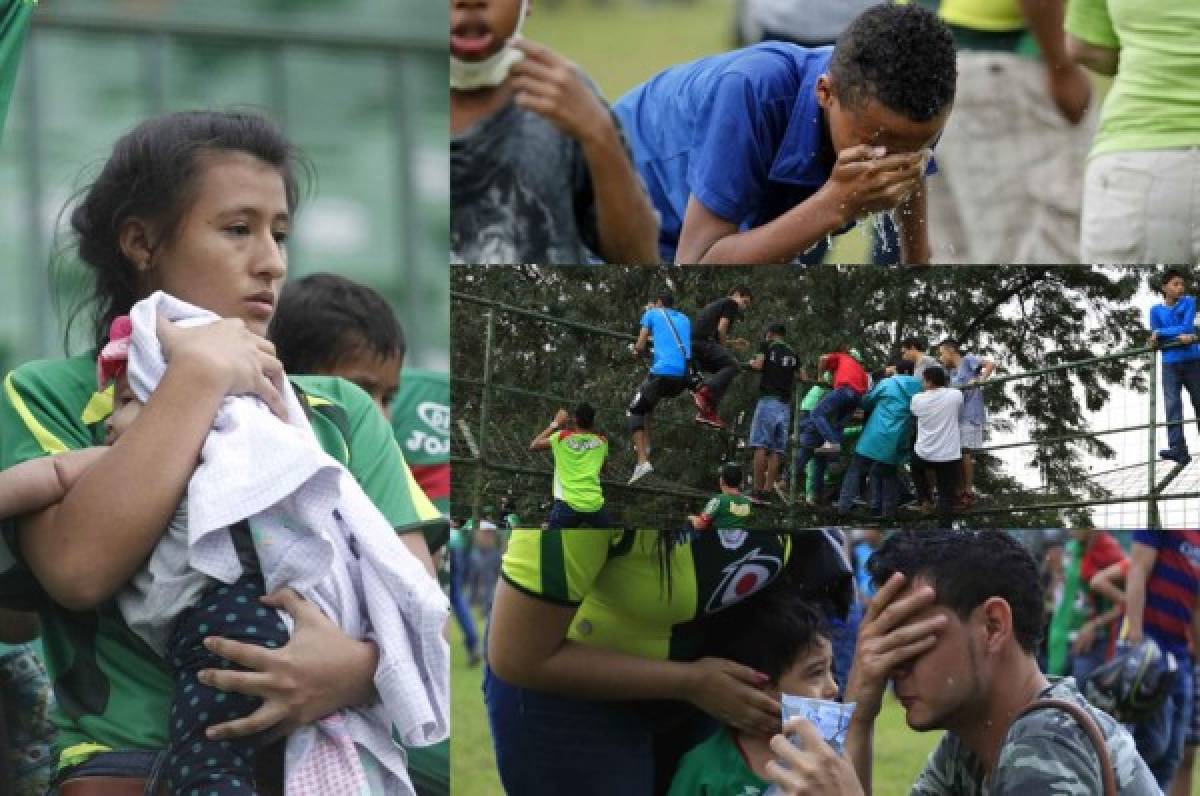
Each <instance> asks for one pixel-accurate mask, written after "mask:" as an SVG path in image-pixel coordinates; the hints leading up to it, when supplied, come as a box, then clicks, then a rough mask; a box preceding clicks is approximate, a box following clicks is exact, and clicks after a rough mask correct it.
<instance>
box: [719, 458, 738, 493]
mask: <svg viewBox="0 0 1200 796" xmlns="http://www.w3.org/2000/svg"><path fill="white" fill-rule="evenodd" d="M721 483H723V484H725V485H726V486H732V487H738V488H741V486H742V466H741V465H740V464H738V463H737V462H725V463H724V464H722V465H721Z"/></svg>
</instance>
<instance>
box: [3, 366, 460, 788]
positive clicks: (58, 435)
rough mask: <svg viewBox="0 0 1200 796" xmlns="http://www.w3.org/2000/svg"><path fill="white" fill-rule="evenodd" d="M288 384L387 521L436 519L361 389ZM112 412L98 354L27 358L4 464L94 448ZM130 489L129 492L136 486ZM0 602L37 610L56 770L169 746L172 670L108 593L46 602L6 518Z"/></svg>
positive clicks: (417, 523) (411, 524)
mask: <svg viewBox="0 0 1200 796" xmlns="http://www.w3.org/2000/svg"><path fill="white" fill-rule="evenodd" d="M292 383H293V384H294V385H295V386H296V387H297V388H298V392H299V393H300V394H301V395H302V396H303V398H304V401H305V403H306V404H307V406H308V408H309V409H310V413H309V419H310V421H311V424H312V427H313V431H314V432H315V434H316V437H317V439H318V440H319V442H320V444H321V446H322V448H324V449H325V451H326V452H327V453H329V454H330V455H331V456H333V457H334V458H335V459H337V460H338V461H339V462H341V463H342V464H343V465H345V466H346V467H347V469H348V470H349V471H350V473H351V474H352V475H353V476H354V478H355V479H356V480H357V481H358V483H359V485H361V486H362V488H363V491H364V492H365V493H366V494H367V496H368V497H370V498H371V500H372V502H373V503H374V504H375V505H376V506H377V507H378V508H379V510H380V511H381V512H382V513H383V515H384V517H386V518H387V520H388V522H390V523H391V524H392V526H394V527H395V528H396V529H397V530H399V531H400V532H409V531H421V530H425V529H426V528H427V527H429V526H434V525H439V526H440V525H441V524H443V520H442V518H441V516H440V515H439V514H438V512H437V510H436V509H435V508H434V507H433V506H432V505H431V504H430V503H429V501H428V499H427V498H426V497H425V495H424V494H423V493H422V492H421V490H420V488H419V487H417V485H416V482H415V481H414V480H413V478H412V475H411V474H410V473H409V472H408V468H407V467H406V466H405V464H404V459H403V457H402V456H401V455H400V449H399V447H398V446H397V445H396V443H395V440H394V439H393V437H392V434H391V429H389V428H388V425H387V422H386V421H385V420H384V418H383V417H382V416H381V415H380V414H379V410H378V409H376V408H375V405H374V403H372V401H371V399H370V397H369V396H368V395H367V394H366V393H365V392H363V391H362V390H361V389H359V388H358V387H356V386H354V385H353V384H351V383H350V382H348V381H345V380H343V379H337V378H330V377H322V376H301V377H293V378H292ZM111 412H112V393H111V389H110V390H108V391H105V392H96V366H95V358H94V357H91V356H79V357H74V358H71V359H66V360H56V361H41V362H32V363H29V364H27V365H23V366H22V367H20V368H18V369H17V370H15V371H13V372H12V373H10V374H8V376H7V377H6V378H5V379H4V386H3V391H2V394H0V469H5V468H8V467H11V466H13V465H15V464H18V463H19V462H23V461H27V460H30V459H35V458H38V457H41V456H46V455H48V454H53V453H61V452H64V451H68V450H76V449H80V448H85V447H90V446H95V445H100V444H102V442H103V440H104V435H105V429H104V421H105V419H106V418H107V417H108V415H109V414H110V413H111ZM130 489H131V490H132V491H134V492H136V489H137V485H134V484H131V485H130ZM79 531H80V532H81V533H86V531H87V529H86V528H80V529H79ZM0 605H4V606H6V607H11V608H26V609H35V610H37V611H38V613H39V615H40V617H41V621H42V639H43V643H44V647H45V653H46V666H47V669H48V671H49V674H50V678H51V680H52V681H53V682H54V688H55V695H56V696H57V698H58V702H57V705H56V708H55V711H54V713H53V714H52V719H53V720H54V722H55V724H56V726H57V727H58V747H59V750H60V752H61V757H60V765H71V764H74V763H77V762H80V761H81V760H83V759H86V758H87V757H88V756H90V755H91V754H94V753H96V752H100V751H105V750H108V749H160V748H164V747H165V746H166V744H167V716H168V713H169V711H170V701H171V691H172V677H171V670H170V668H169V667H168V666H167V664H166V663H165V662H164V661H163V660H162V659H160V658H158V657H157V656H156V655H155V654H154V653H153V652H152V651H151V650H150V648H149V647H147V646H146V645H145V644H144V643H143V642H142V640H141V639H140V638H138V637H137V636H136V635H134V634H133V633H132V632H131V631H130V630H129V628H128V627H127V626H126V624H125V622H124V620H123V619H122V617H121V614H120V612H119V611H118V610H117V607H116V603H115V600H110V601H109V602H107V603H106V604H104V605H102V606H101V607H100V608H98V609H96V610H93V611H83V612H73V611H68V610H66V609H64V608H62V607H61V606H59V605H58V604H56V603H54V602H53V601H51V600H50V599H49V596H48V595H47V594H46V593H45V591H44V590H43V589H42V588H41V587H40V585H39V584H38V583H37V581H36V580H34V579H33V577H32V574H31V573H30V571H29V569H28V567H27V566H26V564H25V563H24V561H23V560H22V558H21V554H20V548H19V546H18V544H17V539H16V527H15V523H13V522H6V523H4V525H3V538H2V543H0Z"/></svg>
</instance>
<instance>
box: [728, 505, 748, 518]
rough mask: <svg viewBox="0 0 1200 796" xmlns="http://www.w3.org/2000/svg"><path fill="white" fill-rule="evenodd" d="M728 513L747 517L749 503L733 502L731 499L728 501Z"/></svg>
mask: <svg viewBox="0 0 1200 796" xmlns="http://www.w3.org/2000/svg"><path fill="white" fill-rule="evenodd" d="M729 513H730V514H732V515H733V516H735V517H749V516H750V504H749V503H734V502H733V501H730V503H729Z"/></svg>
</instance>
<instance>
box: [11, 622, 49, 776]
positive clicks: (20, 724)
mask: <svg viewBox="0 0 1200 796" xmlns="http://www.w3.org/2000/svg"><path fill="white" fill-rule="evenodd" d="M0 700H2V702H3V721H4V733H5V735H6V737H7V739H8V748H7V749H5V750H3V751H4V754H5V761H4V762H5V768H6V769H7V770H8V772H9V775H10V776H12V777H13V782H14V784H15V787H14V789H13V793H14V794H16V796H40V794H43V793H45V792H46V789H47V788H49V786H50V780H51V778H52V777H53V776H54V755H53V745H54V726H53V725H52V724H51V723H50V719H49V712H50V706H51V703H52V702H53V700H54V695H53V692H52V690H51V688H50V680H49V678H48V677H47V676H46V669H45V667H43V665H42V661H41V660H40V659H39V658H38V657H37V655H36V654H35V653H34V651H33V648H32V647H30V646H28V645H21V646H18V647H14V648H11V649H10V650H9V651H8V652H7V653H6V654H3V655H0Z"/></svg>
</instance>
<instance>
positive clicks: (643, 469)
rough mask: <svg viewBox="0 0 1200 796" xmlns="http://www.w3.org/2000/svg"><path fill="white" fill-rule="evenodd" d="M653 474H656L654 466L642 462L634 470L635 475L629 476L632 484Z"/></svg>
mask: <svg viewBox="0 0 1200 796" xmlns="http://www.w3.org/2000/svg"><path fill="white" fill-rule="evenodd" d="M652 472H654V465H652V464H650V462H641V463H640V464H638V466H637V467H634V468H633V475H631V476H629V483H631V484H632V483H633V482H634V481H640V480H642V479H643V478H645V477H646V476H648V475H650V473H652Z"/></svg>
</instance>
